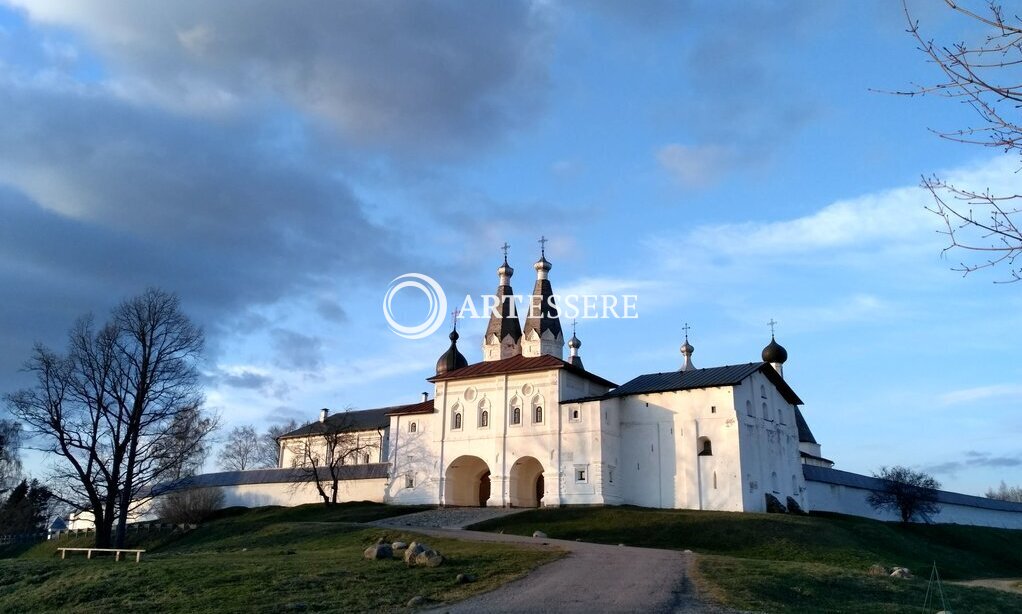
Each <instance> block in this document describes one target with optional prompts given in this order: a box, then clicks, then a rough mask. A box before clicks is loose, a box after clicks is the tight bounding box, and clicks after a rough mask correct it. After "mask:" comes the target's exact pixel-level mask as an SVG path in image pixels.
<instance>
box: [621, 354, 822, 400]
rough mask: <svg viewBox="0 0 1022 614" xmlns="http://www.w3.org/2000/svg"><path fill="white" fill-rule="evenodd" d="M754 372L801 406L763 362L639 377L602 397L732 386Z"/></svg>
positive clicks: (778, 376)
mask: <svg viewBox="0 0 1022 614" xmlns="http://www.w3.org/2000/svg"><path fill="white" fill-rule="evenodd" d="M757 371H759V372H761V373H763V374H764V375H766V377H767V379H769V380H770V381H771V382H772V383H773V384H774V385H775V386H776V387H777V389H778V390H779V391H780V393H781V395H782V396H783V397H784V399H785V400H786V401H788V402H789V403H791V404H792V405H801V404H802V399H800V398H798V395H797V394H795V391H794V390H792V389H791V387H790V386H788V384H787V383H785V381H784V379H783V378H781V376H780V375H778V373H777V371H775V370H774V368H773V367H771V366H770V365H769V364H767V363H765V362H750V363H746V364H742V365H728V366H724V367H710V368H707V369H692V370H691V371H669V372H667V373H650V374H647V375H640V376H638V377H636V378H634V379H632V380H631V381H629V382H626V383H624V384H622V385H621V386H619V387H618V388H617V389H615V390H612V391H610V392H608V393H607V394H606V396H607V397H621V396H627V395H633V394H649V393H654V392H672V391H675V390H694V389H697V388H716V387H721V386H735V385H738V384H740V383H741V382H742V381H743V380H745V378H747V377H749V376H750V375H752V374H753V373H755V372H757Z"/></svg>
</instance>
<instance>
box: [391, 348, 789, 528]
mask: <svg viewBox="0 0 1022 614" xmlns="http://www.w3.org/2000/svg"><path fill="white" fill-rule="evenodd" d="M529 360H532V359H526V360H522V359H519V361H518V363H526V364H527V363H528V362H529ZM548 362H549V361H548ZM765 368H770V367H769V366H766V367H765ZM749 370H750V371H752V373H751V374H750V375H749V376H748V377H746V378H745V379H744V380H743V381H742V382H740V383H739V384H737V385H731V386H719V387H710V388H695V389H688V390H672V391H664V392H653V393H647V394H635V395H621V396H613V394H611V395H608V394H606V393H608V392H609V391H610V390H611V386H609V385H607V384H609V382H608V383H600V382H599V381H594V379H593V378H590V377H587V376H586V375H585V374H579V373H576V372H574V371H572V370H569V369H566V368H563V367H560V368H558V367H554V368H547V369H543V370H538V371H532V372H525V373H514V372H512V373H495V374H487V375H482V376H478V377H471V376H470V377H465V378H464V379H462V378H456V379H440V380H438V381H436V383H435V388H436V397H435V401H434V403H435V411H434V413H430V414H421V413H420V414H413V415H395V416H393V417H392V418H391V419H392V422H391V427H390V443H389V446H388V447H389V449H390V451H391V455H390V458H389V459H388V460H389V462H390V464H391V485H390V488H389V489H388V491H389V493H388V497H387V501H390V502H394V503H437V504H444V505H487V506H516V507H519V506H521V507H527V506H537V505H543V506H560V505H598V504H610V505H619V504H632V505H640V506H644V507H660V508H689V509H707V510H726V511H763V510H765V507H766V504H765V498H764V495H765V494H766V493H772V494H774V496H776V497H777V498H778V499H779V500H780V501H781V502H785V501H786V499H787V497H789V496H790V497H793V498H794V499H795V500H796V501H798V502H799V504H800V505H801V506H803V507H805V506H806V498H805V482H804V480H803V478H802V469H801V463H800V460H799V446H798V432H797V429H796V426H795V414H794V412H795V407H794V405H792V404H791V403H789V402H788V401H786V400H785V399H784V397H783V395H782V394H781V393H780V392H779V391H778V389H777V387H776V386H775V384H774V383H773V382H772V381H771V380H770V379H769V378H768V377H766V376H765V375H764V374H763V372H762V370H757V369H756V368H755V367H750V369H749ZM596 379H598V378H596ZM573 399H579V400H577V401H575V400H573ZM747 407H755V408H756V411H754V412H752V415H749V412H748V411H747V409H746V408H747ZM763 407H765V408H766V412H767V413H766V414H765V415H764V414H763V413H762V411H763V410H762V408H763ZM413 425H414V427H413ZM707 444H708V445H707ZM540 476H542V478H541V479H540ZM485 482H488V485H487V484H486V483H485ZM537 488H541V490H539V491H537V490H536V489H537ZM487 489H488V490H487ZM537 495H539V496H537Z"/></svg>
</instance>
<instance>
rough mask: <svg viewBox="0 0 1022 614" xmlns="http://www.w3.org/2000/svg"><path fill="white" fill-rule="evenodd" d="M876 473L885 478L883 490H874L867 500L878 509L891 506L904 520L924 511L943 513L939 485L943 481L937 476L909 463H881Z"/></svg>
mask: <svg viewBox="0 0 1022 614" xmlns="http://www.w3.org/2000/svg"><path fill="white" fill-rule="evenodd" d="M873 477H875V478H878V479H880V480H883V482H884V485H883V487H882V489H881V490H877V491H873V492H871V493H870V494H869V495H868V496H867V497H866V500H867V502H869V504H870V506H872V507H873V509H876V510H891V511H894V512H897V513H898V515H899V516H901V521H902V522H909V521H910V520H912V518H913V517H915V516H919V515H924V514H939V513H940V505H938V504H937V489H938V488H940V482H938V481H937V480H935V479H934V478H933V476H931V475H928V474H926V473H923V472H921V471H913V470H911V469H909V468H908V467H901V466H894V467H881V468H880V471H877V472H876V473H874V474H873Z"/></svg>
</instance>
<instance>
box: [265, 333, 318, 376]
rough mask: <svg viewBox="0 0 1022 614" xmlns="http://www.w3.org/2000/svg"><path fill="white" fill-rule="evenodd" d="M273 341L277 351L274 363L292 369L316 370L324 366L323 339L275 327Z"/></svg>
mask: <svg viewBox="0 0 1022 614" xmlns="http://www.w3.org/2000/svg"><path fill="white" fill-rule="evenodd" d="M270 338H271V342H272V344H273V350H274V352H275V353H276V359H275V360H274V363H275V364H276V365H277V366H278V367H280V368H282V369H288V370H292V371H316V370H317V369H319V368H320V367H322V366H323V341H322V339H319V338H318V337H312V336H309V335H303V334H301V333H298V332H295V331H293V330H287V329H283V328H275V329H273V331H271V337H270Z"/></svg>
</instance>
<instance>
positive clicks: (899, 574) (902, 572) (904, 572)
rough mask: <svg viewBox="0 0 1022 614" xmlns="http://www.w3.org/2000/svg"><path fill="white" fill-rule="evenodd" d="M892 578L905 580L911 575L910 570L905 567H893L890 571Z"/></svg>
mask: <svg viewBox="0 0 1022 614" xmlns="http://www.w3.org/2000/svg"><path fill="white" fill-rule="evenodd" d="M891 577H892V578H905V579H906V580H907V579H909V578H911V577H912V572H911V571H909V570H908V568H906V567H895V568H894V571H892V572H891Z"/></svg>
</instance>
